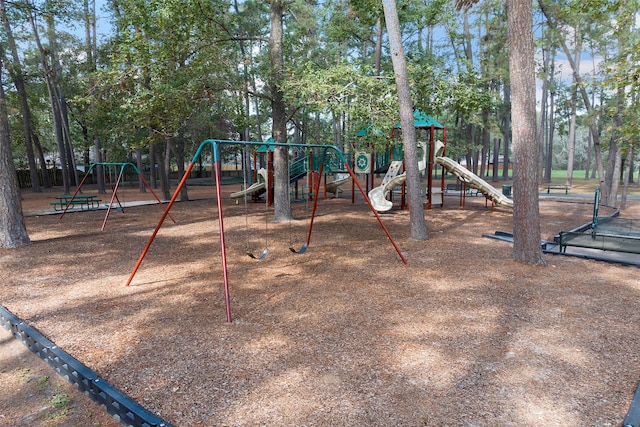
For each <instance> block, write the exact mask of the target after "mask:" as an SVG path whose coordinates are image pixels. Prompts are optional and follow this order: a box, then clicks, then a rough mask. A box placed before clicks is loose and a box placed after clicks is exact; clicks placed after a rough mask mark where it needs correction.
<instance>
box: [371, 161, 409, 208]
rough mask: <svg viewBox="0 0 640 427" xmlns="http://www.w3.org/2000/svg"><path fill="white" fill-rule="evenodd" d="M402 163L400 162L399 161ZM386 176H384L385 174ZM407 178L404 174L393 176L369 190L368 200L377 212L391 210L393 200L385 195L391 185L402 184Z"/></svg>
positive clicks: (390, 188)
mask: <svg viewBox="0 0 640 427" xmlns="http://www.w3.org/2000/svg"><path fill="white" fill-rule="evenodd" d="M400 163H402V162H400ZM385 178H386V176H385ZM406 179H407V175H406V174H404V173H403V174H402V175H398V176H394V177H393V178H391V179H389V180H388V181H387V183H386V184H384V185H380V186H378V187H375V188H373V189H371V190H370V191H369V200H371V205H373V208H374V209H375V210H377V211H378V212H386V211H388V210H391V208H392V207H393V202H391V201H389V200H387V195H388V194H389V192H390V191H391V190H393V187H396V186H398V185H402V184H403V183H404V182H405V181H406Z"/></svg>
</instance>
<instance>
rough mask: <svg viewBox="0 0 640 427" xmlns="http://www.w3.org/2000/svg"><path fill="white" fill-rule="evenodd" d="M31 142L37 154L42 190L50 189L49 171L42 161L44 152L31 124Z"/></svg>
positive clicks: (43, 160)
mask: <svg viewBox="0 0 640 427" xmlns="http://www.w3.org/2000/svg"><path fill="white" fill-rule="evenodd" d="M31 132H32V133H31V140H32V141H33V145H34V146H35V149H36V153H37V154H38V162H40V170H41V171H42V183H43V185H44V188H51V177H50V176H49V169H48V168H47V162H46V160H45V159H44V151H43V150H42V145H40V139H39V138H38V134H37V133H36V132H35V129H34V126H33V124H32V125H31Z"/></svg>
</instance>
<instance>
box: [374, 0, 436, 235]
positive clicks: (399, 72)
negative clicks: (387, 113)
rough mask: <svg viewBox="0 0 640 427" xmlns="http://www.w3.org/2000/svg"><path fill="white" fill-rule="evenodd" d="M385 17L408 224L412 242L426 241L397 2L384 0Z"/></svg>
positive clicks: (414, 135)
mask: <svg viewBox="0 0 640 427" xmlns="http://www.w3.org/2000/svg"><path fill="white" fill-rule="evenodd" d="M382 6H383V8H384V17H385V21H386V23H387V35H388V36H389V51H390V54H391V61H392V62H393V71H394V74H395V76H396V88H397V91H398V104H399V107H400V124H401V126H402V144H403V147H404V164H405V169H406V174H407V180H406V183H407V192H408V196H409V223H410V227H411V238H412V239H415V240H426V239H427V237H428V234H427V224H426V222H425V220H424V207H423V206H422V194H421V190H420V171H419V170H418V153H417V152H418V150H417V147H416V129H415V127H414V123H413V102H412V101H411V88H410V86H409V73H408V71H407V63H406V60H405V56H404V49H403V47H402V36H401V33H400V22H399V20H398V11H397V9H396V2H395V0H383V1H382Z"/></svg>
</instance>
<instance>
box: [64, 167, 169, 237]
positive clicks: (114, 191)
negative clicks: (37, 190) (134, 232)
mask: <svg viewBox="0 0 640 427" xmlns="http://www.w3.org/2000/svg"><path fill="white" fill-rule="evenodd" d="M98 166H100V167H103V168H112V167H113V168H118V167H119V168H120V169H119V173H118V178H117V179H116V183H115V185H113V186H112V187H111V199H110V200H109V203H108V204H107V205H106V206H107V213H106V214H105V216H104V221H103V222H102V227H101V228H100V231H104V228H105V226H106V225H107V220H108V219H109V214H110V213H111V210H112V209H113V207H114V206H115V204H114V201H115V202H116V203H117V207H116V209H118V210H120V211H122V212H124V206H123V205H122V203H121V202H120V198H119V197H118V187H119V186H120V183H121V182H122V177H123V176H124V171H125V169H126V168H127V167H130V168H132V169H133V171H134V172H135V173H136V174H137V175H138V177H139V178H140V180H141V181H142V183H143V184H144V186H145V188H146V189H147V190H149V192H151V194H152V195H153V197H154V198H155V199H156V201H157V202H158V204H160V205H161V204H162V201H161V200H160V199H159V198H158V196H157V195H156V193H155V192H154V191H153V188H151V186H150V185H149V183H148V182H147V180H146V179H145V178H144V175H143V174H142V173H141V172H140V170H138V167H137V166H136V165H134V164H133V163H130V162H122V163H118V162H97V163H92V164H91V166H89V169H87V172H86V173H85V174H84V177H83V178H82V181H80V184H79V185H78V187H77V188H76V191H75V192H74V193H73V194H72V195H71V197H70V198H68V199H66V200H65V203H66V204H65V206H64V209H63V211H62V215H60V219H62V218H63V217H64V215H65V214H66V213H67V210H68V209H69V207H71V206H74V201H75V200H76V199H77V198H79V197H81V196H78V194H79V193H80V192H81V191H82V186H83V185H84V183H85V181H86V180H87V178H88V177H89V176H90V175H91V172H92V171H93V169H94V168H97V167H98ZM98 202H99V201H98ZM170 218H171V220H172V221H173V222H174V223H175V219H173V217H171V216H170Z"/></svg>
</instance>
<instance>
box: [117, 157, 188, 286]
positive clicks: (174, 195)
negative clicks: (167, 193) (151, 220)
mask: <svg viewBox="0 0 640 427" xmlns="http://www.w3.org/2000/svg"><path fill="white" fill-rule="evenodd" d="M194 165H195V163H194V162H191V163H189V166H188V167H187V170H186V172H185V173H184V176H183V177H182V180H181V181H180V184H178V188H176V191H175V192H174V193H173V197H172V198H171V200H170V201H169V204H168V205H167V207H166V208H165V210H164V213H163V214H162V217H160V221H158V225H156V228H155V230H153V234H152V235H151V237H150V238H149V241H148V242H147V245H146V246H145V247H144V249H143V250H142V253H141V254H140V257H139V258H138V261H137V262H136V265H135V267H133V271H132V272H131V274H130V275H129V279H128V280H127V284H126V285H125V286H129V285H130V284H131V281H132V280H133V277H134V276H135V275H136V272H137V271H138V268H140V264H142V260H144V257H145V256H146V255H147V252H149V248H150V247H151V244H152V243H153V240H154V239H155V238H156V235H157V234H158V231H160V227H162V223H163V222H164V220H165V219H166V218H167V215H169V211H170V210H171V207H172V206H173V204H174V203H175V201H176V199H177V198H178V194H180V190H182V187H183V186H184V184H185V182H187V178H188V177H189V174H190V173H191V169H193V166H194Z"/></svg>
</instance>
